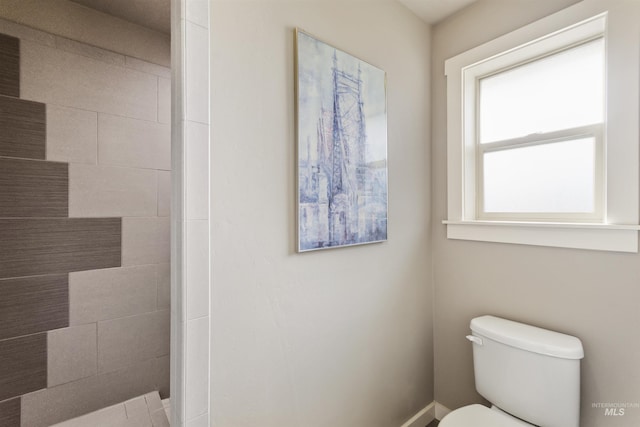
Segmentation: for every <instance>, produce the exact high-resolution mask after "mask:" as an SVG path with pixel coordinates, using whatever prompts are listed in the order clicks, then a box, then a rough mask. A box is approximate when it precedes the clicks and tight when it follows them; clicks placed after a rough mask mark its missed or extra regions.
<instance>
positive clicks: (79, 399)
mask: <svg viewBox="0 0 640 427" xmlns="http://www.w3.org/2000/svg"><path fill="white" fill-rule="evenodd" d="M104 406H105V403H103V396H102V393H101V390H100V382H99V377H98V376H92V377H87V378H84V379H81V380H79V381H73V382H70V383H66V384H62V385H59V386H56V387H50V388H46V389H43V390H39V391H36V392H34V393H29V394H25V395H24V396H22V409H21V413H22V417H21V418H22V420H21V421H22V425H23V426H29V427H48V426H50V425H52V424H55V423H59V422H62V421H65V420H70V419H72V418H75V417H78V416H80V415H83V414H86V413H88V412H91V411H95V410H97V409H99V408H101V407H104Z"/></svg>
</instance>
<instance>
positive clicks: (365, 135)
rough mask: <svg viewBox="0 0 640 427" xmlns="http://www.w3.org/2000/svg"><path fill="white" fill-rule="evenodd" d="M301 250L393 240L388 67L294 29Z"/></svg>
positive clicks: (299, 243) (299, 247) (299, 238)
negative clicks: (389, 215)
mask: <svg viewBox="0 0 640 427" xmlns="http://www.w3.org/2000/svg"><path fill="white" fill-rule="evenodd" d="M296 83H297V84H296V88H297V91H296V92H297V144H298V151H297V155H298V164H297V166H298V250H299V251H300V252H302V251H309V250H315V249H325V248H333V247H339V246H349V245H360V244H364V243H373V242H381V241H385V240H387V110H386V75H385V72H384V71H382V70H380V69H378V68H376V67H374V66H372V65H370V64H368V63H366V62H363V61H361V60H359V59H357V58H355V57H353V56H351V55H349V54H347V53H345V52H342V51H341V50H338V49H336V48H334V47H332V46H329V45H327V44H325V43H323V42H321V41H319V40H317V39H315V38H313V37H312V36H310V35H308V34H306V33H304V32H302V31H301V30H296Z"/></svg>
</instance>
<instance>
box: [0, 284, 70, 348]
mask: <svg viewBox="0 0 640 427" xmlns="http://www.w3.org/2000/svg"><path fill="white" fill-rule="evenodd" d="M0 295H1V296H2V297H1V298H0V340H3V339H6V338H13V337H19V336H22V335H30V334H34V333H37V332H44V331H48V330H51V329H57V328H64V327H66V326H68V325H69V286H68V281H67V275H66V274H56V275H48V276H35V277H24V278H18V279H5V280H0Z"/></svg>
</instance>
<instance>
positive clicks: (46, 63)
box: [20, 41, 158, 120]
mask: <svg viewBox="0 0 640 427" xmlns="http://www.w3.org/2000/svg"><path fill="white" fill-rule="evenodd" d="M20 74H21V96H22V98H24V99H29V100H32V101H38V102H44V103H46V104H57V105H64V106H67V107H75V108H80V109H84V110H90V111H97V112H103V113H109V114H116V115H121V116H126V117H132V118H138V119H145V120H156V119H157V113H158V108H157V107H158V105H157V104H158V81H157V79H158V78H157V77H156V76H154V75H151V74H147V73H142V72H140V71H137V70H132V69H128V68H124V67H121V66H116V65H111V64H107V63H105V62H102V61H99V60H96V59H92V58H87V57H85V56H83V55H78V54H75V53H71V52H66V51H63V50H60V49H54V48H51V47H47V46H43V45H40V44H37V43H32V42H29V41H24V42H23V43H22V44H21V70H20Z"/></svg>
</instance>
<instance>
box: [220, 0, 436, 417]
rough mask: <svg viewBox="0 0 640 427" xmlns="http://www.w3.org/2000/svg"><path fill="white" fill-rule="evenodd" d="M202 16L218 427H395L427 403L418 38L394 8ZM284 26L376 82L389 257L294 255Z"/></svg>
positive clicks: (296, 8) (225, 9) (228, 8)
mask: <svg viewBox="0 0 640 427" xmlns="http://www.w3.org/2000/svg"><path fill="white" fill-rule="evenodd" d="M211 16H212V23H211V28H212V39H211V40H212V67H213V68H212V99H211V102H212V135H213V136H212V144H213V155H212V159H213V160H212V161H213V164H212V180H211V182H212V200H213V204H212V233H213V234H212V244H213V247H212V253H213V288H212V328H213V329H212V339H213V346H212V351H213V355H212V357H213V359H212V384H213V386H212V387H213V395H212V414H213V418H214V425H215V426H217V427H243V426H245V427H253V426H256V425H260V426H265V427H276V426H277V427H295V426H308V427H314V426H317V427H326V426H332V427H355V426H371V427H373V426H380V427H389V426H399V425H401V424H402V423H403V422H404V421H406V420H407V419H409V418H410V417H411V416H413V415H414V414H416V413H417V412H418V411H420V410H421V409H422V408H424V407H425V406H426V405H428V404H429V403H430V402H432V400H433V374H432V366H433V359H432V357H433V356H432V355H433V348H432V310H431V307H432V288H431V268H430V262H429V260H430V258H431V254H430V251H429V240H430V235H429V234H430V233H429V213H430V205H429V197H430V195H429V191H428V189H429V187H430V185H429V166H428V165H429V149H428V147H429V145H428V140H429V102H428V100H429V49H430V47H429V27H428V26H427V25H426V24H424V23H423V22H421V21H420V20H419V19H418V18H417V17H416V16H414V15H412V14H411V13H410V12H409V11H408V10H406V9H405V8H404V7H402V6H401V5H400V4H398V3H396V2H394V1H376V2H367V3H366V7H365V6H364V5H363V3H362V2H353V1H347V2H345V1H320V0H319V1H305V2H300V1H252V2H250V1H240V2H238V1H228V2H222V1H215V2H213V3H212V14H211ZM296 26H299V27H301V28H303V29H304V30H306V31H308V32H309V33H311V34H314V35H315V36H316V37H318V38H320V39H321V40H323V41H326V42H327V43H330V44H333V45H335V46H337V47H340V48H341V49H343V50H346V51H347V52H350V53H352V54H355V55H357V56H358V57H359V58H361V59H364V60H366V61H368V62H370V63H372V64H374V65H376V66H378V67H380V68H382V69H384V70H385V71H386V72H387V75H388V128H389V140H388V141H389V145H388V149H389V187H390V188H389V241H388V242H386V243H381V244H372V245H365V246H359V247H351V248H341V249H331V250H326V251H320V252H311V253H304V254H297V253H295V249H294V248H295V247H296V244H295V233H296V230H295V224H296V217H295V200H296V185H295V169H294V165H295V157H294V156H295V139H294V92H293V91H294V89H293V81H294V80H293V78H294V69H293V31H294V28H295V27H296Z"/></svg>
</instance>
